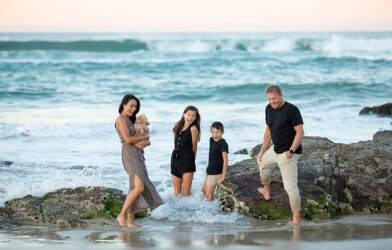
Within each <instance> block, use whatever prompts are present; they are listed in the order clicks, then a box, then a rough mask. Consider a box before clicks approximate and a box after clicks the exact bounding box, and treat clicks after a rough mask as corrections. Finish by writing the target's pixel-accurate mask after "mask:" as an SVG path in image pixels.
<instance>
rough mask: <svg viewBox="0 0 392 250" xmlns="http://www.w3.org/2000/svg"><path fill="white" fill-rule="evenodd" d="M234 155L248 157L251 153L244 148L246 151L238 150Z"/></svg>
mask: <svg viewBox="0 0 392 250" xmlns="http://www.w3.org/2000/svg"><path fill="white" fill-rule="evenodd" d="M234 154H236V155H247V154H249V152H248V150H247V149H246V148H244V149H241V150H238V151H236V152H234Z"/></svg>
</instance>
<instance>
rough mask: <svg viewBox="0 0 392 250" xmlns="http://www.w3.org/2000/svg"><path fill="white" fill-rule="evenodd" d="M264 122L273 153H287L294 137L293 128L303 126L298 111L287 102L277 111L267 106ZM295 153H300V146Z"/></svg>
mask: <svg viewBox="0 0 392 250" xmlns="http://www.w3.org/2000/svg"><path fill="white" fill-rule="evenodd" d="M265 120H266V122H267V125H268V127H269V128H270V130H271V137H272V143H273V144H274V150H275V153H277V154H281V153H283V152H286V151H289V150H290V147H291V144H292V143H293V141H294V137H295V135H296V132H295V129H294V127H295V126H297V125H300V124H304V122H303V120H302V116H301V113H300V111H299V109H298V108H297V107H296V106H294V105H293V104H291V103H289V102H285V103H284V104H283V106H282V107H280V108H278V109H274V108H272V107H271V105H270V104H268V105H267V107H266V108H265ZM295 153H296V154H301V153H302V145H299V147H298V148H297V150H296V151H295Z"/></svg>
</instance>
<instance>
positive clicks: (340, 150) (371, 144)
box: [219, 131, 392, 219]
mask: <svg viewBox="0 0 392 250" xmlns="http://www.w3.org/2000/svg"><path fill="white" fill-rule="evenodd" d="M303 148H304V150H303V155H302V156H301V158H300V161H299V163H298V181H299V184H298V185H299V189H300V192H301V198H302V212H301V213H302V216H303V217H305V218H331V217H333V216H335V215H343V214H353V213H392V131H382V132H378V133H376V134H375V135H374V137H373V140H372V141H364V142H358V143H352V144H342V143H334V142H332V141H330V140H328V139H326V138H321V137H305V138H304V140H303ZM259 150H260V145H259V146H258V147H256V148H255V149H253V153H252V155H253V157H254V155H255V154H256V153H257V152H258V151H259ZM271 177H272V183H271V188H272V193H271V196H272V199H271V200H270V201H265V200H263V199H262V198H261V195H260V194H259V193H258V191H257V188H258V187H260V177H259V170H258V167H257V164H256V160H255V158H252V159H249V160H245V161H242V162H239V163H237V164H235V165H233V166H230V167H229V171H228V175H227V177H226V179H225V181H224V183H223V184H222V185H221V186H220V188H219V199H220V202H221V204H222V206H223V209H224V210H228V211H233V210H235V211H240V212H242V213H244V214H247V215H249V216H253V217H256V218H263V219H278V218H289V217H290V216H291V211H290V207H289V202H288V197H287V194H286V192H285V190H284V189H283V183H282V179H281V175H280V171H279V169H278V167H276V168H274V169H273V171H272V173H271Z"/></svg>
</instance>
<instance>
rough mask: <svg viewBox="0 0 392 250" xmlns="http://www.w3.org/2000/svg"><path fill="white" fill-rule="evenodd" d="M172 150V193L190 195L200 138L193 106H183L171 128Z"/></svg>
mask: <svg viewBox="0 0 392 250" xmlns="http://www.w3.org/2000/svg"><path fill="white" fill-rule="evenodd" d="M173 133H174V150H173V153H172V156H171V174H172V183H173V189H174V195H175V196H178V195H179V194H182V195H183V196H190V195H191V188H192V180H193V173H194V172H195V171H196V164H195V159H196V151H197V143H198V141H199V140H200V114H199V110H198V109H197V108H196V107H194V106H188V107H186V108H185V110H184V112H183V114H182V117H181V119H180V120H179V121H178V122H177V124H176V125H175V126H174V128H173Z"/></svg>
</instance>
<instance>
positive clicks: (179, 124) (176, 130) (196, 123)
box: [173, 106, 201, 141]
mask: <svg viewBox="0 0 392 250" xmlns="http://www.w3.org/2000/svg"><path fill="white" fill-rule="evenodd" d="M188 111H194V112H196V120H195V121H194V122H193V123H192V124H191V125H190V127H192V126H195V127H196V128H197V130H198V131H199V141H200V135H201V131H200V119H201V118H200V114H199V110H198V109H197V108H196V107H195V106H188V107H186V108H185V109H184V112H183V113H182V114H185V113H186V112H188ZM184 124H185V119H184V115H182V116H181V119H180V120H179V121H178V122H177V123H176V125H175V126H174V128H173V132H174V133H175V134H177V133H179V132H181V130H182V129H183V128H184Z"/></svg>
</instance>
